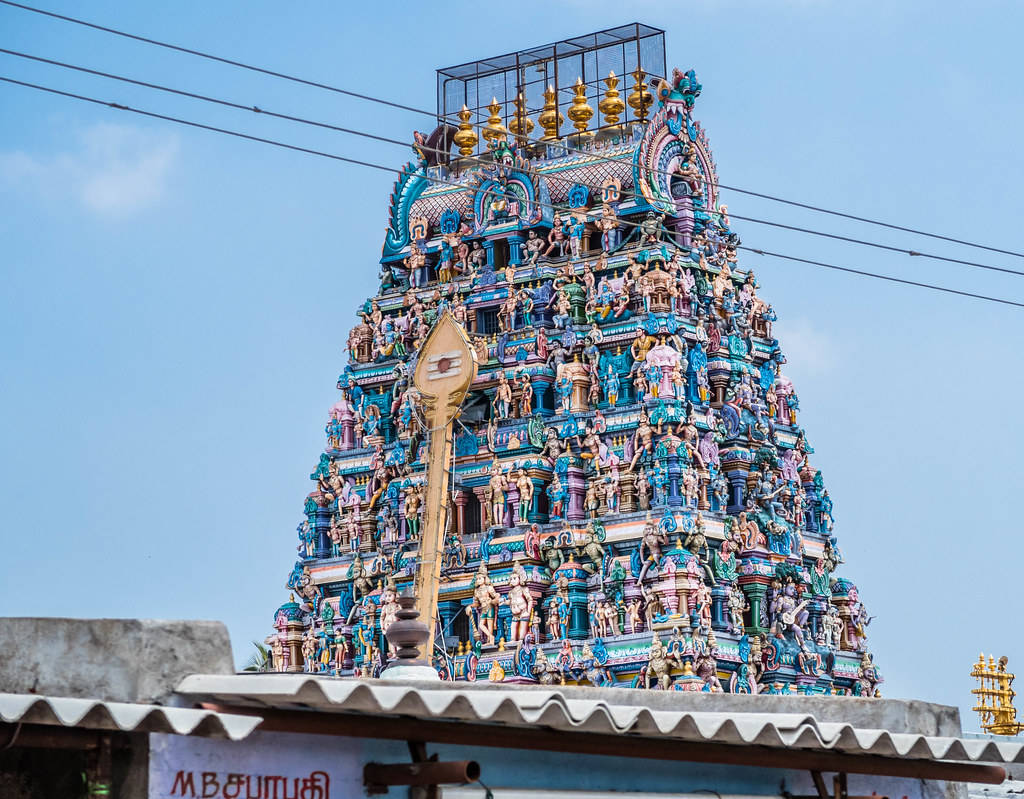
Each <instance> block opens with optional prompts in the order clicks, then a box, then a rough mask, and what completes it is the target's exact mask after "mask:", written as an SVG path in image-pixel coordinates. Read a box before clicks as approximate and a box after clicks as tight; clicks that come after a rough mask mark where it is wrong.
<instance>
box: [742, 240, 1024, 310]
mask: <svg viewBox="0 0 1024 799" xmlns="http://www.w3.org/2000/svg"><path fill="white" fill-rule="evenodd" d="M737 249H740V250H748V251H749V252H755V253H757V254H758V255H770V256H771V257H772V258H784V259H785V260H787V261H796V262H797V263H801V264H810V265H811V266H820V267H822V268H823V269H835V270H837V271H839V272H849V273H850V274H852V275H863V276H865V277H877V278H878V279H879V280H888V281H890V282H892V283H903V284H904V285H906V286H918V287H920V288H923V289H932V290H933V291H945V292H947V293H949V294H959V295H960V296H961V297H974V298H975V299H978V300H988V301H990V302H999V303H1002V304H1003V305H1014V306H1016V307H1018V308H1024V302H1014V301H1013V300H1006V299H1003V298H1001V297H988V296H986V295H984V294H974V293H972V292H970V291H960V290H959V289H951V288H947V287H946V286H935V285H933V284H931V283H918V282H917V281H916V280H904V279H903V278H901V277H893V276H892V275H880V274H877V273H875V272H865V271H864V270H862V269H851V268H850V267H848V266H837V265H836V264H827V263H824V262H822V261H812V260H810V259H809V258H798V257H796V256H795V255H783V254H782V253H778V252H769V251H768V250H760V249H758V248H756V247H746V246H743V245H741V246H740V247H738V248H737Z"/></svg>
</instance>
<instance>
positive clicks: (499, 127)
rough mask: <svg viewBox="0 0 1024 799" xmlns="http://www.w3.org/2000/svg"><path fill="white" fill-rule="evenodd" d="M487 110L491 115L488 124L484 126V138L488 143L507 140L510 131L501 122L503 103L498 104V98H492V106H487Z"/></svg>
mask: <svg viewBox="0 0 1024 799" xmlns="http://www.w3.org/2000/svg"><path fill="white" fill-rule="evenodd" d="M487 110H488V111H490V112H491V115H490V116H489V117H487V124H486V125H485V126H484V131H483V133H484V138H485V139H487V142H488V143H492V142H496V141H499V140H501V139H507V138H508V129H507V128H506V127H505V124H504V123H503V122H502V121H501V103H499V102H498V98H497V97H492V98H491V104H490V105H489V106H487Z"/></svg>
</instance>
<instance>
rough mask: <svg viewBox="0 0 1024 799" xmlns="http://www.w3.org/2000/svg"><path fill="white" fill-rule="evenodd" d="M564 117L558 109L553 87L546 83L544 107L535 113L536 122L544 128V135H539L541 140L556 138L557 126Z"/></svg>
mask: <svg viewBox="0 0 1024 799" xmlns="http://www.w3.org/2000/svg"><path fill="white" fill-rule="evenodd" d="M563 121H564V118H563V117H562V114H561V113H560V112H559V110H558V103H557V101H556V100H555V87H554V86H552V85H551V84H548V88H547V89H546V90H545V92H544V108H543V110H542V111H541V112H540V114H538V115H537V123H538V124H539V125H540V126H541V127H542V128H544V135H543V136H541V137H540V140H541V141H551V140H552V139H557V138H558V128H559V127H560V126H561V124H562V122H563Z"/></svg>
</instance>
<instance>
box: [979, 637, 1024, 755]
mask: <svg viewBox="0 0 1024 799" xmlns="http://www.w3.org/2000/svg"><path fill="white" fill-rule="evenodd" d="M1006 662H1007V659H1006V656H1005V655H1004V656H1003V657H1001V658H999V663H998V664H997V663H996V661H995V658H994V657H992V656H991V655H990V656H989V659H988V663H987V664H986V663H985V655H983V654H982V655H978V662H977V663H975V664H974V668H973V669H971V676H972V677H974V679H976V680H977V681H978V685H979V687H978V688H972V689H971V693H972V694H974V695H975V696H976V697H977V698H978V704H976V705H975V706H974V711H975V712H976V713H977V714H978V715H979V716H980V717H981V728H982V729H983V730H984V731H985V732H990V733H993V734H994V735H1018V734H1019V733H1020V732H1021V731H1024V723H1021V722H1019V721H1017V708H1015V707H1014V706H1013V698H1014V697H1015V696H1016V695H1017V693H1016V692H1015V691H1014V690H1013V689H1012V688H1011V687H1010V686H1011V685H1013V680H1014V675H1013V674H1011V673H1010V672H1008V671H1007V670H1006Z"/></svg>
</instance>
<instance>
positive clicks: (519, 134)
mask: <svg viewBox="0 0 1024 799" xmlns="http://www.w3.org/2000/svg"><path fill="white" fill-rule="evenodd" d="M513 102H514V103H515V106H516V110H515V113H514V114H513V115H512V119H510V120H509V121H508V129H509V130H510V131H512V133H514V134H515V137H516V139H517V140H519V141H520V142H523V141H525V140H526V138H527V137H528V136H529V135H530V132H531V131H532V130H533V120H532V119H530V117H529V115H528V114H527V113H526V98H525V97H523V93H522V92H519V94H517V95H516V99H515V100H513Z"/></svg>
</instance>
